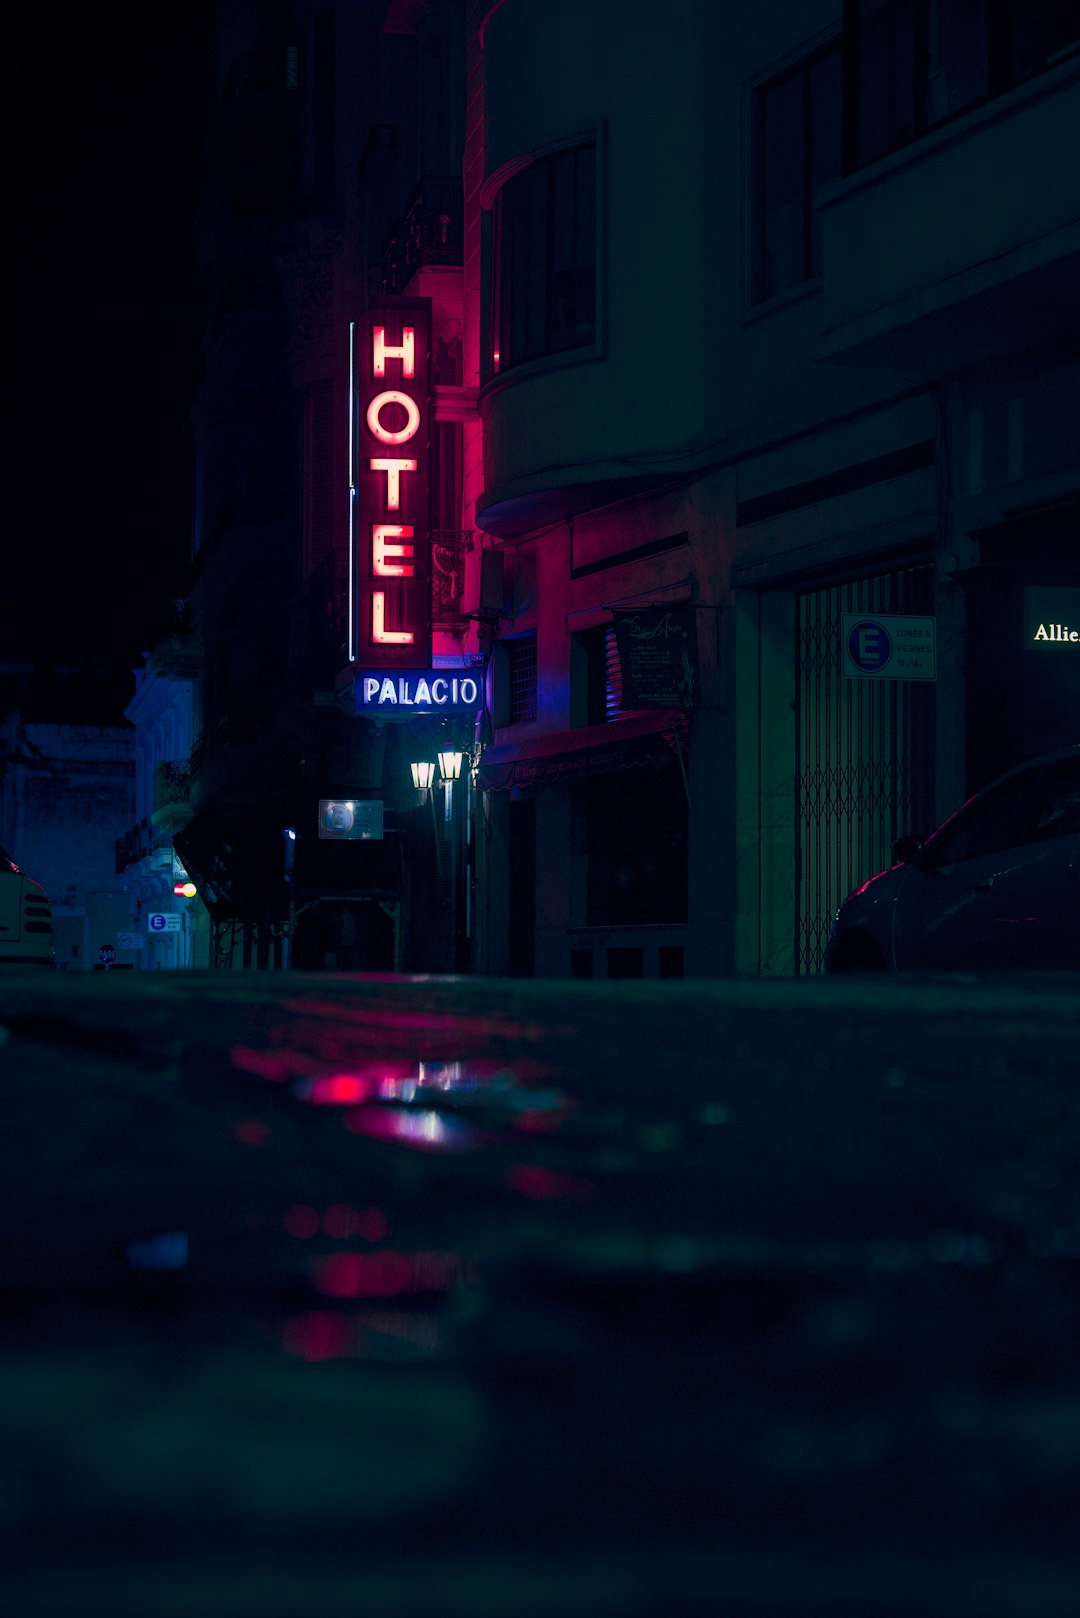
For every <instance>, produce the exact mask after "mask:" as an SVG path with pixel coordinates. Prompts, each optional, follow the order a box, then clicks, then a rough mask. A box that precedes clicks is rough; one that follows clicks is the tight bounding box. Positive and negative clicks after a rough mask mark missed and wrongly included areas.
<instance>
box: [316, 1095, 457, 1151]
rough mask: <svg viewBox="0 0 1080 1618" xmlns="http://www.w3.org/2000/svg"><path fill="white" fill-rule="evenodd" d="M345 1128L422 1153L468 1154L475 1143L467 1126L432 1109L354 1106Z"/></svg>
mask: <svg viewBox="0 0 1080 1618" xmlns="http://www.w3.org/2000/svg"><path fill="white" fill-rule="evenodd" d="M345 1126H346V1128H347V1129H351V1130H352V1131H353V1133H354V1134H357V1135H370V1136H372V1137H373V1138H375V1139H377V1140H389V1141H397V1142H398V1143H399V1144H400V1145H402V1146H413V1147H417V1148H418V1149H419V1150H421V1151H435V1152H439V1151H450V1152H455V1151H456V1152H460V1151H467V1150H468V1149H469V1148H470V1147H472V1146H475V1145H476V1144H477V1141H478V1136H477V1133H476V1131H475V1130H474V1129H473V1128H471V1126H470V1125H469V1124H466V1123H463V1122H462V1121H461V1119H460V1118H448V1117H446V1116H445V1115H444V1114H443V1113H440V1112H435V1111H434V1110H433V1109H431V1108H425V1109H424V1110H423V1111H411V1110H409V1109H407V1108H405V1107H378V1106H375V1107H355V1108H354V1109H353V1110H352V1111H351V1112H350V1113H349V1114H348V1116H347V1118H346V1119H345Z"/></svg>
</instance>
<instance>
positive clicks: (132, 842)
mask: <svg viewBox="0 0 1080 1618" xmlns="http://www.w3.org/2000/svg"><path fill="white" fill-rule="evenodd" d="M171 848H172V833H171V831H170V830H169V828H168V827H167V826H155V825H154V823H153V821H152V820H151V819H150V816H149V815H144V816H143V818H142V819H141V820H140V821H137V822H136V824H135V825H134V826H129V827H128V829H127V831H126V832H125V833H124V835H123V836H122V837H118V838H117V839H116V859H115V865H116V874H117V876H123V874H124V872H125V871H126V870H128V869H130V867H131V866H133V865H138V864H139V862H140V860H148V859H150V857H151V856H152V855H154V854H157V853H158V852H159V851H160V850H161V849H170V850H171Z"/></svg>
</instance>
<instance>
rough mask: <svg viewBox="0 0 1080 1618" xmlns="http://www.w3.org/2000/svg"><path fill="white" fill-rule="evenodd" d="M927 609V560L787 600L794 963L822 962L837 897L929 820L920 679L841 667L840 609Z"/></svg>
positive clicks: (928, 750)
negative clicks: (864, 674) (791, 659)
mask: <svg viewBox="0 0 1080 1618" xmlns="http://www.w3.org/2000/svg"><path fill="white" fill-rule="evenodd" d="M933 611H934V569H933V564H932V563H931V562H921V563H916V564H914V565H911V566H905V567H899V568H895V569H894V570H892V571H890V572H887V573H877V574H874V575H872V576H869V577H865V578H853V579H847V580H845V581H843V582H838V583H832V584H828V585H825V586H822V587H820V588H818V589H814V590H806V591H802V592H797V593H796V598H795V641H796V644H795V670H796V679H795V839H796V842H795V888H796V897H795V972H796V975H805V974H814V973H817V972H820V971H821V970H822V964H823V959H824V953H825V945H826V943H827V941H828V936H829V931H830V928H831V926H832V920H833V916H834V915H835V912H836V908H837V906H838V905H839V903H840V902H841V900H842V899H843V898H844V897H845V896H846V895H847V894H848V893H849V892H850V891H851V889H852V888H854V887H857V886H858V884H859V883H860V882H864V881H865V880H866V879H867V877H870V876H873V875H874V873H875V872H876V871H880V870H882V869H883V868H884V867H885V866H887V865H888V864H889V863H890V858H891V855H890V849H891V845H892V842H893V839H894V838H896V837H898V836H900V835H902V834H903V833H905V832H922V831H929V830H930V829H931V828H932V826H933V824H934V725H935V712H936V703H935V687H934V684H933V682H932V681H922V680H901V679H886V678H874V679H870V678H867V679H852V678H849V677H847V676H846V675H845V673H844V658H843V634H842V619H843V617H844V615H845V614H849V613H852V614H854V613H858V614H867V615H872V614H875V613H877V614H894V613H896V614H915V615H919V616H922V615H926V616H931V615H932V614H933Z"/></svg>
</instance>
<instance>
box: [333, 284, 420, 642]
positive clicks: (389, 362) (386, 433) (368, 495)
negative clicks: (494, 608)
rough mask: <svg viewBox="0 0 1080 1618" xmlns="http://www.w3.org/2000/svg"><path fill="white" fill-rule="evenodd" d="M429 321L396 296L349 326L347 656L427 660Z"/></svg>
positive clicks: (413, 302)
mask: <svg viewBox="0 0 1080 1618" xmlns="http://www.w3.org/2000/svg"><path fill="white" fill-rule="evenodd" d="M430 327H431V305H430V303H429V301H428V300H427V299H425V298H399V299H394V300H393V301H390V302H388V303H387V304H385V305H383V306H382V307H381V308H379V309H372V310H369V311H368V312H367V313H366V314H365V315H364V317H363V319H362V320H359V321H354V322H353V323H352V324H351V325H350V328H349V661H350V662H353V663H355V662H357V661H358V660H359V661H361V662H363V663H364V664H365V665H366V666H367V667H369V668H378V669H413V668H425V669H426V668H429V667H430V665H431V544H430V540H429V537H428V536H429V531H430V498H431V496H430V487H431V486H430V480H429V476H428V444H429V439H430V421H431V403H430V391H431V390H430Z"/></svg>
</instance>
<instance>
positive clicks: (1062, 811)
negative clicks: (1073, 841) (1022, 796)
mask: <svg viewBox="0 0 1080 1618" xmlns="http://www.w3.org/2000/svg"><path fill="white" fill-rule="evenodd" d="M1077 835H1080V757H1078V758H1062V759H1058V761H1057V763H1056V764H1048V765H1047V766H1046V768H1045V769H1044V771H1043V773H1042V776H1041V778H1040V780H1039V785H1038V812H1037V815H1036V820H1035V836H1036V837H1037V838H1038V840H1039V841H1040V842H1041V841H1042V840H1043V838H1044V837H1075V836H1077Z"/></svg>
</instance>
